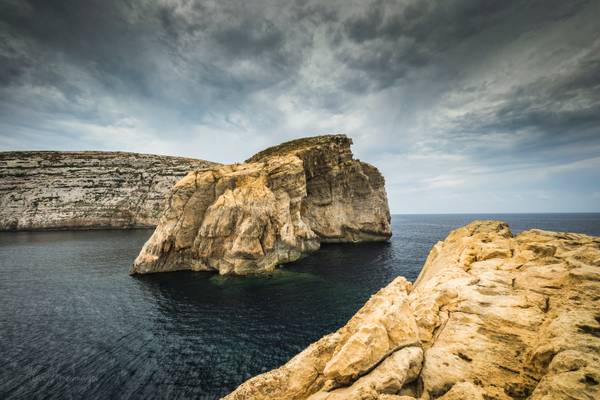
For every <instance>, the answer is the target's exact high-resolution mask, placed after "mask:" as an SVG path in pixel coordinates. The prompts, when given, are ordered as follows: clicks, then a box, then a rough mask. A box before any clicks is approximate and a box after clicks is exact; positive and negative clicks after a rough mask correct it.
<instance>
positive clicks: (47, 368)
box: [0, 214, 600, 399]
mask: <svg viewBox="0 0 600 400" xmlns="http://www.w3.org/2000/svg"><path fill="white" fill-rule="evenodd" d="M475 219H498V220H503V221H506V222H508V223H509V225H510V226H511V229H512V231H513V233H518V232H520V231H523V230H525V229H530V228H540V229H547V230H556V231H569V232H580V233H586V234H591V235H598V236H600V214H500V215H493V214H485V215H475V214H451V215H394V216H393V217H392V227H393V232H394V235H393V237H392V238H391V240H390V241H389V242H388V243H363V244H330V245H324V246H323V247H322V248H321V250H319V251H318V252H317V253H314V254H312V255H310V256H308V257H306V258H304V259H302V260H299V261H297V262H294V263H291V264H287V265H285V266H283V267H281V268H280V269H279V270H277V271H276V272H274V273H272V274H270V275H264V276H249V277H234V276H219V275H216V274H214V273H208V272H173V273H162V274H153V275H144V276H129V275H128V273H127V272H128V269H129V266H130V265H131V263H132V261H133V260H134V258H135V257H136V255H137V254H138V252H139V250H140V248H141V246H142V245H143V244H144V242H145V241H146V240H147V239H148V237H149V236H150V235H151V233H152V230H127V231H125V230H104V231H56V232H18V233H8V232H5V233H0V398H1V399H125V398H126V399H189V398H196V399H216V398H219V397H221V396H223V395H225V394H227V393H229V392H230V391H232V390H233V389H235V388H236V387H237V386H238V385H239V384H240V383H242V382H243V381H245V380H247V379H248V378H251V377H253V376H255V375H257V374H260V373H262V372H265V371H268V370H270V369H273V368H276V367H278V366H280V365H282V364H284V363H285V362H286V361H287V360H289V359H290V358H291V357H292V356H294V355H295V354H297V353H298V352H300V351H302V350H303V349H304V348H305V347H306V346H307V345H308V344H310V343H311V342H313V341H315V340H317V339H319V338H320V337H321V336H323V335H325V334H327V333H330V332H333V331H335V330H336V329H338V328H340V327H341V326H343V325H344V324H345V322H346V321H347V320H348V319H349V318H350V317H351V316H352V315H353V314H354V313H355V312H356V311H357V310H358V309H359V308H360V307H361V306H362V305H363V304H364V303H365V301H366V300H368V298H369V297H370V296H371V295H372V294H374V293H375V292H377V290H379V289H381V288H382V287H384V286H385V285H386V284H388V283H389V282H390V281H391V280H392V279H394V278H395V277H397V276H400V275H402V276H405V277H406V278H407V279H409V280H411V281H414V279H415V278H416V277H417V275H418V274H419V271H420V269H421V267H422V265H423V262H424V261H425V258H426V257H427V254H428V253H429V250H430V249H431V247H432V246H433V245H434V244H435V243H436V242H437V241H439V240H443V239H444V238H445V237H446V235H447V234H448V232H449V231H451V230H452V229H455V228H457V227H460V226H462V225H465V224H467V223H468V222H470V221H472V220H475Z"/></svg>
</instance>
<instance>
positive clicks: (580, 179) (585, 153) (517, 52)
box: [0, 0, 600, 212]
mask: <svg viewBox="0 0 600 400" xmlns="http://www.w3.org/2000/svg"><path fill="white" fill-rule="evenodd" d="M598 15H600V2H598V1H594V0H590V1H583V0H582V1H577V0H574V1H568V2H565V1H554V0H545V1H535V0H534V1H519V0H513V1H505V0H504V1H501V0H498V1H494V0H448V1H433V0H400V1H391V0H376V1H348V0H339V1H337V0H331V1H329V0H328V1H312V0H298V1H287V2H281V1H275V0H273V1H268V0H264V1H251V2H249V1H193V0H159V1H155V2H146V1H142V0H139V1H138V0H128V1H116V0H104V1H86V2H81V1H76V0H55V1H44V0H36V1H34V0H29V1H26V0H0V150H19V149H23V150H25V149H27V150H29V149H54V150H76V149H97V150H123V151H137V152H146V153H160V154H172V155H185V156H193V157H198V158H203V159H208V160H213V161H220V162H234V161H239V160H243V159H245V158H247V157H248V156H249V155H251V154H252V153H254V152H255V151H257V150H259V149H261V148H263V147H266V146H269V145H272V144H276V143H278V142H281V141H284V140H288V139H292V138H296V137H300V136H310V135H317V134H324V133H331V132H342V133H346V134H347V135H349V136H351V137H352V138H353V139H354V142H355V146H354V150H355V153H356V155H357V156H358V157H359V158H361V159H363V160H365V161H368V162H371V163H373V164H375V165H377V166H378V167H380V169H381V170H382V171H383V173H384V175H385V176H386V179H387V187H388V194H389V197H390V203H391V208H392V211H393V212H527V211H539V212H544V211H600V207H599V205H600V180H599V179H598V176H599V175H600V24H598V22H597V17H598Z"/></svg>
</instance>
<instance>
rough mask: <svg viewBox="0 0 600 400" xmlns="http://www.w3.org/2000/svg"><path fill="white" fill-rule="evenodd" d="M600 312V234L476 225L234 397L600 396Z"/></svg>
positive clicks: (446, 399) (543, 399)
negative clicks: (409, 277)
mask: <svg viewBox="0 0 600 400" xmlns="http://www.w3.org/2000/svg"><path fill="white" fill-rule="evenodd" d="M599 310H600V238H599V237H591V236H586V235H581V234H574V233H557V232H547V231H541V230H530V231H526V232H522V233H521V234H519V235H517V236H513V235H512V233H511V232H510V230H509V227H508V226H507V225H506V224H504V223H502V222H498V221H475V222H473V223H471V224H469V225H467V226H465V227H463V228H460V229H457V230H455V231H453V232H451V233H450V235H449V236H448V237H447V239H446V240H445V241H443V242H439V243H437V244H436V245H435V246H434V247H433V249H432V250H431V253H430V254H429V257H428V258H427V261H426V263H425V265H424V267H423V270H422V271H421V274H420V275H419V277H418V279H417V281H416V282H415V284H414V285H412V284H410V283H409V282H407V281H406V280H405V279H404V278H402V277H399V278H396V279H395V280H394V281H393V282H392V283H390V284H389V285H388V286H387V287H385V288H384V289H382V290H381V291H379V292H378V293H377V294H375V295H374V296H372V297H371V299H370V300H369V301H368V302H367V303H366V304H365V305H364V307H363V308H361V309H360V310H359V311H358V312H357V313H356V315H355V316H354V317H353V318H352V319H351V320H350V321H349V322H348V323H347V324H346V325H345V326H344V327H342V328H341V329H339V330H338V331H337V332H335V333H332V334H329V335H327V336H325V337H323V338H322V339H320V340H319V341H317V342H315V343H313V344H312V345H310V346H309V347H308V348H307V349H306V350H304V351H303V352H301V353H300V354H298V355H297V356H295V357H294V358H292V359H291V360H290V361H289V362H288V363H287V364H285V365H283V366H282V367H280V368H278V369H276V370H273V371H270V372H267V373H265V374H262V375H259V376H256V377H254V378H252V379H250V380H249V381H247V382H245V383H243V384H242V385H241V386H240V387H238V388H237V389H236V390H235V391H234V392H233V393H231V394H230V395H228V396H227V397H226V398H225V399H227V400H241V399H244V400H249V399H265V400H266V399H269V400H275V399H282V400H283V399H286V400H291V399H311V400H325V399H327V400H338V399H339V400H342V399H344V400H353V399H361V400H366V399H381V400H384V399H385V400H392V399H395V400H411V399H416V398H418V399H423V400H425V399H441V400H462V399H480V400H491V399H498V400H513V399H532V400H553V399H556V400H558V399H590V400H591V399H598V398H600V311H599Z"/></svg>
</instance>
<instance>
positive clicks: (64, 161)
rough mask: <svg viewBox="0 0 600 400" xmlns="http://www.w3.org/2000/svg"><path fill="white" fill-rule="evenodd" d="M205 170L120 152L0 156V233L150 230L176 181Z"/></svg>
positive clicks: (197, 163) (200, 164)
mask: <svg viewBox="0 0 600 400" xmlns="http://www.w3.org/2000/svg"><path fill="white" fill-rule="evenodd" d="M209 165H215V164H214V163H211V162H208V161H203V160H195V159H191V158H183V157H168V156H158V155H150V154H137V153H123V152H99V151H82V152H62V151H15V152H0V230H43V229H97V228H135V227H150V226H155V225H156V224H157V222H158V217H159V216H160V213H161V211H162V205H163V202H164V198H165V195H166V193H167V192H168V191H169V189H170V188H171V187H172V186H173V185H174V184H175V182H176V181H178V180H179V179H180V178H182V177H183V176H184V175H185V174H186V173H187V172H188V171H189V170H191V169H198V168H204V167H207V166H209Z"/></svg>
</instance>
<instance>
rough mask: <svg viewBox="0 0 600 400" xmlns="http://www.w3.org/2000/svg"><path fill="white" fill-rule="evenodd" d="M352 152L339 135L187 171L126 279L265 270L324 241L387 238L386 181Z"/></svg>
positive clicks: (316, 246)
mask: <svg viewBox="0 0 600 400" xmlns="http://www.w3.org/2000/svg"><path fill="white" fill-rule="evenodd" d="M351 144H352V140H351V139H350V138H348V137H346V136H344V135H324V136H316V137H311V138H304V139H298V140H294V141H291V142H287V143H284V144H282V145H279V146H276V147H272V148H270V149H267V150H265V151H263V152H261V153H258V154H257V155H255V156H254V157H252V158H251V159H249V160H248V161H247V162H246V163H242V164H233V165H219V166H214V167H211V168H207V169H204V170H201V171H192V172H190V173H189V174H188V175H187V176H186V177H185V178H183V179H182V180H181V181H179V182H177V184H176V185H175V187H174V188H173V190H172V191H171V192H170V194H169V197H168V201H167V203H168V205H167V206H166V207H165V211H164V213H163V215H162V216H161V219H160V222H159V224H158V226H157V228H156V231H155V232H154V234H153V235H152V237H151V238H150V239H149V240H148V242H147V243H146V244H145V245H144V248H143V249H142V251H141V252H140V254H139V256H138V257H137V259H136V260H135V263H134V265H133V267H132V269H131V272H132V273H152V272H164V271H174V270H181V269H192V270H217V271H219V273H221V274H230V273H231V274H248V273H256V272H265V271H272V270H273V269H274V268H275V267H276V266H277V265H279V264H283V263H287V262H291V261H295V260H297V259H298V258H300V257H302V256H303V255H305V254H308V253H310V252H313V251H316V250H317V249H319V246H320V243H322V242H361V241H384V240H387V239H388V238H389V237H390V236H391V234H392V231H391V227H390V213H389V209H388V203H387V196H386V193H385V187H384V179H383V176H382V175H381V174H380V173H379V171H378V170H377V168H375V167H373V166H372V165H369V164H367V163H364V162H361V161H359V160H356V159H354V158H353V156H352V152H351V150H350V145H351Z"/></svg>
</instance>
